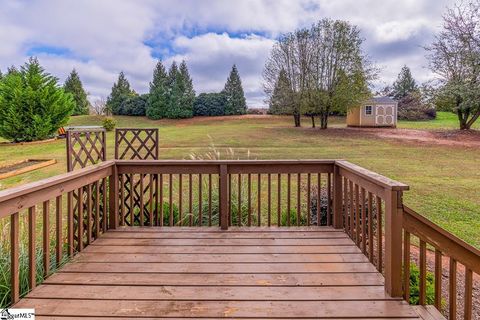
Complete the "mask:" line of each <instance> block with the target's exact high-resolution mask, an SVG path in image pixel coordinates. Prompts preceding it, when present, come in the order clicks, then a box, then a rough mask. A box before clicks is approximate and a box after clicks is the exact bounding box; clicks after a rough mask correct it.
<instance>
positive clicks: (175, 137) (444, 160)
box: [0, 113, 480, 248]
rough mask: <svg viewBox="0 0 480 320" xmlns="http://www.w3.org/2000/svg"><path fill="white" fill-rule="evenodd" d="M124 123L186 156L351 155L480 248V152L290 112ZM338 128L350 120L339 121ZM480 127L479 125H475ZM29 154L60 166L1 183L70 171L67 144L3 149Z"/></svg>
mask: <svg viewBox="0 0 480 320" xmlns="http://www.w3.org/2000/svg"><path fill="white" fill-rule="evenodd" d="M117 121H118V127H159V128H160V138H161V142H160V147H161V150H160V157H161V158H163V159H184V158H188V157H189V155H190V154H191V153H192V152H195V153H199V154H202V153H205V152H207V151H208V150H209V146H210V145H211V144H212V143H214V144H215V146H216V147H217V148H220V149H222V148H228V147H231V148H233V150H234V151H235V155H236V156H238V157H239V158H247V157H248V156H249V157H250V158H251V159H299V158H302V159H322V158H324V159H340V158H343V159H346V160H349V161H352V162H354V163H357V164H359V165H361V166H364V167H366V168H368V169H371V170H373V171H376V172H379V173H381V174H384V175H386V176H388V177H390V178H393V179H396V180H399V181H402V182H404V183H407V184H409V185H410V186H411V190H410V191H408V192H406V194H405V202H406V204H407V205H408V206H410V207H412V208H413V209H415V210H417V211H418V212H419V213H421V214H424V215H425V216H427V217H429V218H430V219H432V220H433V221H434V222H436V223H438V224H439V225H441V226H442V227H444V228H446V229H447V230H449V231H451V232H453V233H454V234H456V235H458V236H459V237H461V238H463V239H465V240H466V241H467V242H469V243H471V244H473V245H475V246H476V247H479V248H480V233H479V232H478V230H480V187H479V183H478V182H479V181H480V150H479V148H471V147H470V148H468V147H460V146H445V145H435V144H428V143H419V142H413V141H399V140H390V139H378V138H374V137H372V136H361V135H349V136H336V135H332V134H331V133H329V131H328V130H327V131H322V130H319V129H311V128H308V126H310V122H309V121H308V120H307V119H305V121H304V127H303V128H294V127H293V126H292V120H291V119H290V117H262V116H260V117H248V118H231V119H224V118H222V119H212V118H196V119H188V120H179V121H166V120H162V121H151V120H148V119H146V118H142V117H117ZM100 122H101V120H100V118H99V117H95V116H79V117H74V118H72V120H71V125H96V124H100ZM331 124H332V126H334V127H341V126H344V125H343V124H344V119H342V118H336V119H335V118H334V119H332V122H331ZM399 127H400V128H414V129H424V128H425V129H456V128H457V123H456V119H455V115H450V114H446V113H439V115H438V119H437V120H435V121H431V122H401V123H400V124H399ZM476 128H480V124H479V123H477V124H476ZM107 137H108V138H107V139H108V141H107V149H108V157H109V158H110V159H111V158H112V157H113V134H112V133H109V134H108V135H107ZM24 158H45V159H52V158H54V159H56V160H57V161H58V163H57V164H56V165H53V166H50V167H47V168H43V169H40V170H37V171H34V172H30V173H26V174H23V175H20V176H17V177H13V178H9V179H5V180H1V181H0V184H1V186H0V188H1V189H5V188H7V187H11V186H15V185H20V184H23V183H26V182H31V181H35V180H38V179H42V178H45V177H48V176H52V175H54V174H58V173H62V172H65V171H66V164H65V141H64V140H60V141H56V142H52V143H46V144H36V145H12V146H8V145H2V146H0V163H6V162H10V161H15V160H19V159H24Z"/></svg>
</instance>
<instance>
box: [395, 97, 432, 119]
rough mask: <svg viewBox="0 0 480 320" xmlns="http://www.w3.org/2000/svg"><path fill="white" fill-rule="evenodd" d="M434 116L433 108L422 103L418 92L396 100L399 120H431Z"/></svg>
mask: <svg viewBox="0 0 480 320" xmlns="http://www.w3.org/2000/svg"><path fill="white" fill-rule="evenodd" d="M435 117H436V111H435V108H434V107H432V106H430V105H429V104H427V103H424V102H423V101H422V99H421V97H420V94H419V93H415V92H414V93H410V94H408V95H407V96H405V97H403V98H402V99H400V101H398V119H400V120H431V119H435Z"/></svg>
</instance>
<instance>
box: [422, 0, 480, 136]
mask: <svg viewBox="0 0 480 320" xmlns="http://www.w3.org/2000/svg"><path fill="white" fill-rule="evenodd" d="M425 49H426V50H427V52H428V54H427V57H428V59H429V60H430V64H429V66H430V69H431V70H432V71H433V72H434V73H435V74H437V76H438V80H439V82H440V88H439V90H438V92H437V99H438V100H441V101H443V104H444V105H447V106H448V108H449V109H450V110H452V111H453V112H455V113H456V114H457V116H458V120H459V122H460V129H462V130H468V129H470V127H471V126H472V124H473V123H474V122H475V121H476V120H477V119H478V118H479V117H480V1H478V0H476V1H475V0H473V1H471V2H460V4H458V5H455V6H454V7H453V8H449V9H448V10H447V12H446V13H445V15H444V16H443V29H442V31H441V32H440V33H439V34H438V35H436V37H435V40H434V42H433V43H432V44H431V45H430V46H428V47H426V48H425Z"/></svg>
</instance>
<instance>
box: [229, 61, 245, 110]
mask: <svg viewBox="0 0 480 320" xmlns="http://www.w3.org/2000/svg"><path fill="white" fill-rule="evenodd" d="M223 93H224V94H225V97H226V99H227V102H226V105H225V115H234V114H246V113H247V104H246V100H245V94H244V93H243V87H242V80H241V79H240V75H239V74H238V70H237V66H236V65H233V67H232V71H230V75H229V76H228V79H227V83H225V88H224V89H223Z"/></svg>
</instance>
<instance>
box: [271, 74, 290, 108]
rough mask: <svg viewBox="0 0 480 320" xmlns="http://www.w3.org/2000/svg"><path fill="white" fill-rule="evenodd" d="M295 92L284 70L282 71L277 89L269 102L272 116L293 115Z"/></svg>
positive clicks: (276, 85) (276, 84)
mask: <svg viewBox="0 0 480 320" xmlns="http://www.w3.org/2000/svg"><path fill="white" fill-rule="evenodd" d="M293 104H294V101H293V92H292V89H291V86H290V80H289V79H288V77H287V73H286V72H285V70H284V69H282V70H280V73H279V75H278V79H277V82H276V83H275V88H274V90H273V93H272V96H271V98H270V101H269V108H268V112H269V113H270V114H293Z"/></svg>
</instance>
